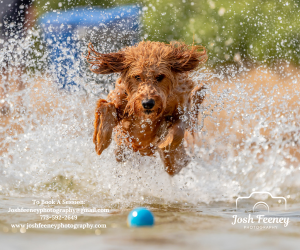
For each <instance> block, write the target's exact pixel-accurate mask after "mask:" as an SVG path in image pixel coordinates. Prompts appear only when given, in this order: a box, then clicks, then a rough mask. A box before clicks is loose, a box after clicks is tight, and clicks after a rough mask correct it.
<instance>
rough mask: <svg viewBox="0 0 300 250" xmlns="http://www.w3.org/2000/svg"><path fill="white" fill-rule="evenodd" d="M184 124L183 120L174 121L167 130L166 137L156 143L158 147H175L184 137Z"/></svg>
mask: <svg viewBox="0 0 300 250" xmlns="http://www.w3.org/2000/svg"><path fill="white" fill-rule="evenodd" d="M184 132H185V126H184V124H183V122H181V121H180V122H178V123H175V124H174V125H173V126H172V127H171V128H170V129H169V131H168V134H167V135H166V137H165V138H164V139H163V140H162V141H161V142H160V143H158V147H159V148H160V149H166V148H167V147H168V146H169V147H170V148H176V147H178V145H179V144H180V143H181V142H182V140H183V138H184Z"/></svg>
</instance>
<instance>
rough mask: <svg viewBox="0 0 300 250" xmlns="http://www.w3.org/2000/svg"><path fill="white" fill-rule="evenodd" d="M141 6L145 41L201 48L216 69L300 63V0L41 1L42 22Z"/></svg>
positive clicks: (36, 3) (39, 2)
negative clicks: (66, 14) (51, 16)
mask: <svg viewBox="0 0 300 250" xmlns="http://www.w3.org/2000/svg"><path fill="white" fill-rule="evenodd" d="M127 4H138V5H139V6H140V7H141V11H142V15H141V18H142V28H141V32H142V36H141V37H142V38H144V39H147V40H155V41H163V42H170V41H172V40H182V41H184V42H186V43H188V44H191V43H193V41H194V42H195V43H199V44H202V45H204V46H205V47H206V48H207V49H208V51H209V64H210V65H212V66H215V65H222V64H232V63H236V62H239V61H240V60H247V61H251V62H259V63H261V62H262V63H274V62H276V61H277V60H287V61H290V62H292V63H294V64H296V65H298V64H299V58H300V54H299V53H300V52H299V50H300V47H299V44H300V37H299V34H300V22H299V16H298V15H299V10H300V7H299V1H298V0H283V1H281V0H278V1H277V0H276V1H274V0H251V1H245V0H240V1H234V0H197V1H193V0H144V1H134V0H115V1H111V0H93V1H91V0H90V1H83V0H79V1H78V0H75V1H67V0H65V1H62V0H53V1H47V0H37V1H35V2H34V5H35V6H36V12H37V17H39V16H41V15H43V14H44V13H45V12H47V11H52V10H67V9H70V8H74V7H76V6H83V5H85V6H99V7H101V8H109V7H115V6H120V5H127Z"/></svg>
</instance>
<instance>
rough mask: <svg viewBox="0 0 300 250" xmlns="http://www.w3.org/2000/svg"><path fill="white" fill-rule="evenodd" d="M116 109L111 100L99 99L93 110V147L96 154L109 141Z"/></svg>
mask: <svg viewBox="0 0 300 250" xmlns="http://www.w3.org/2000/svg"><path fill="white" fill-rule="evenodd" d="M117 123H118V119H117V110H116V107H115V105H114V104H113V103H112V102H107V101H106V100H104V99H100V100H98V102H97V107H96V110H95V122H94V127H95V130H94V136H93V141H94V143H95V149H96V152H97V154H98V155H100V154H101V153H102V152H103V150H105V149H106V148H107V147H108V146H109V145H110V143H111V136H112V132H113V128H114V127H115V126H116V125H117Z"/></svg>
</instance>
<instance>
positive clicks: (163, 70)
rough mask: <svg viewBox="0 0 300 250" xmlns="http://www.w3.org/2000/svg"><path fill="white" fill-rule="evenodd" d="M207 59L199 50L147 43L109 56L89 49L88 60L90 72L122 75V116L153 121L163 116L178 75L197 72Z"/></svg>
mask: <svg viewBox="0 0 300 250" xmlns="http://www.w3.org/2000/svg"><path fill="white" fill-rule="evenodd" d="M206 59H207V54H206V51H205V49H204V47H202V46H193V45H192V46H187V45H185V44H184V43H179V42H173V43H171V44H165V43H160V42H150V41H147V42H144V41H143V42H140V43H139V44H137V45H135V46H133V47H127V48H125V49H123V50H120V51H119V52H116V53H109V54H101V53H98V52H96V51H95V50H94V48H93V46H92V45H89V54H88V56H87V60H88V62H89V63H90V64H91V67H90V69H91V71H92V72H94V73H98V74H110V73H121V79H122V84H124V85H125V87H126V92H127V95H128V98H127V99H128V104H127V106H126V109H125V112H127V113H129V114H133V113H135V114H138V115H139V116H142V117H143V116H145V117H149V118H151V119H152V120H153V119H155V118H157V117H159V116H160V115H161V114H162V113H163V111H164V109H165V107H166V103H167V97H168V96H169V95H170V94H171V93H172V91H173V89H174V88H175V87H176V86H177V84H178V83H177V79H178V74H180V73H184V72H187V71H191V70H194V69H196V68H197V67H198V65H199V64H201V63H203V62H205V61H206Z"/></svg>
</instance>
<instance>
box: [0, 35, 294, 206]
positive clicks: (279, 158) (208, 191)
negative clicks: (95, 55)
mask: <svg viewBox="0 0 300 250" xmlns="http://www.w3.org/2000/svg"><path fill="white" fill-rule="evenodd" d="M38 34H39V33H38V31H32V32H31V33H30V35H29V36H28V37H27V38H26V39H25V40H24V41H23V42H21V43H18V44H14V45H12V43H9V44H8V45H7V50H6V52H5V53H6V54H9V55H11V56H12V57H17V55H22V56H21V57H20V58H26V66H27V69H28V70H27V73H23V74H22V76H21V79H22V82H23V83H24V85H25V87H24V88H23V89H22V90H19V91H11V92H9V94H8V95H7V96H6V99H5V100H6V102H7V103H9V105H10V110H11V112H10V114H8V115H6V116H2V117H1V119H2V120H1V123H3V126H2V127H1V131H0V132H1V141H0V145H1V148H0V152H1V160H0V171H1V173H2V175H1V176H0V183H1V185H0V194H2V195H7V196H8V195H9V196H44V197H53V196H67V197H77V198H78V197H79V198H80V197H81V198H84V199H85V200H91V201H94V202H97V203H98V202H101V204H103V205H105V206H107V207H113V206H115V205H116V204H122V206H129V205H130V204H131V203H139V202H147V203H161V202H163V203H174V202H179V203H185V202H187V203H191V204H197V203H203V202H204V203H210V202H216V201H229V202H231V201H233V198H234V197H235V196H237V195H240V194H244V193H247V194H249V193H250V192H252V191H257V190H258V191H261V190H263V191H270V192H272V193H273V194H274V195H276V194H285V195H286V194H292V195H294V196H299V193H297V192H296V191H295V188H296V187H298V186H299V182H298V181H297V179H298V176H299V155H298V153H297V152H298V148H297V141H298V137H299V132H298V131H299V130H298V127H299V124H298V120H299V119H298V118H299V117H298V116H299V114H298V107H297V103H298V100H297V96H298V94H299V91H298V89H299V88H298V87H297V82H298V78H299V70H298V69H296V68H293V67H292V66H289V65H288V64H286V65H281V66H280V65H279V66H278V68H277V69H274V70H273V69H268V68H266V67H265V66H260V67H256V68H250V69H249V68H246V67H244V68H243V67H240V68H239V69H238V70H232V71H231V72H230V74H227V72H225V69H224V70H221V71H219V73H218V74H216V73H214V74H213V73H212V70H209V69H208V68H207V69H204V70H202V71H198V72H195V73H193V74H192V78H193V79H194V80H196V81H201V82H206V85H207V96H206V99H205V102H204V104H203V105H202V107H201V108H200V113H201V115H200V118H199V130H198V135H197V138H196V140H195V146H194V147H191V145H190V144H191V143H189V142H188V143H187V150H188V152H189V154H190V155H191V157H192V162H191V163H190V164H189V166H188V167H186V168H185V169H183V170H182V171H181V173H180V174H179V175H177V176H174V177H173V178H171V177H169V176H168V174H167V173H166V172H165V171H164V170H163V166H162V163H161V160H160V158H159V156H158V155H156V157H142V156H140V155H139V154H138V153H133V152H131V151H129V155H130V157H129V159H128V160H127V161H126V162H124V163H117V162H116V160H115V159H114V156H113V155H114V153H113V150H114V143H112V145H111V146H110V147H109V148H108V149H107V150H105V151H104V152H103V154H102V155H101V156H97V154H96V153H95V151H94V145H93V142H92V133H93V118H94V117H93V111H94V107H95V103H96V100H97V99H98V98H104V97H105V96H106V95H107V93H108V92H109V91H110V90H111V89H113V87H114V81H115V79H116V76H108V77H107V76H105V77H103V76H102V77H101V76H97V78H96V76H95V75H93V74H91V73H89V72H88V69H87V68H86V66H84V65H83V66H82V64H80V65H81V66H82V68H83V69H85V74H84V75H83V76H82V72H81V73H80V74H79V73H78V72H77V74H78V75H77V78H76V79H77V80H76V81H77V83H79V85H80V88H79V89H78V91H74V92H68V91H65V90H59V89H58V88H57V84H56V82H55V80H52V79H55V77H54V76H53V75H52V74H53V69H51V67H48V66H47V65H48V64H47V59H46V58H47V53H46V52H44V54H38V55H37V52H36V50H35V39H36V37H37V36H38ZM82 44H83V43H81V45H82ZM16 46H17V47H18V49H17V50H16V49H15V48H16ZM82 46H83V45H82ZM98 46H99V45H98ZM105 46H107V44H106V45H105ZM82 48H83V52H86V50H85V49H84V48H85V47H84V46H83V47H82ZM2 53H4V52H3V51H2ZM24 53H25V57H24ZM37 56H38V57H37ZM16 62H18V60H14V63H15V64H16V65H11V66H12V67H11V69H13V68H14V67H18V65H17V63H16ZM4 63H5V62H3V63H2V64H3V65H4ZM30 67H34V71H30V70H29V69H30ZM84 67H85V68H84ZM73 73H74V74H76V72H73ZM73 73H72V74H73ZM225 74H226V75H225ZM13 75H14V74H13V73H10V74H9V77H7V78H5V76H4V75H3V76H2V80H1V86H2V87H4V86H5V85H7V84H11V82H12V81H13V80H12V77H13ZM16 81H17V80H16ZM99 83H100V84H99ZM11 86H12V85H11ZM202 127H203V128H202ZM200 128H202V130H200Z"/></svg>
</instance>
